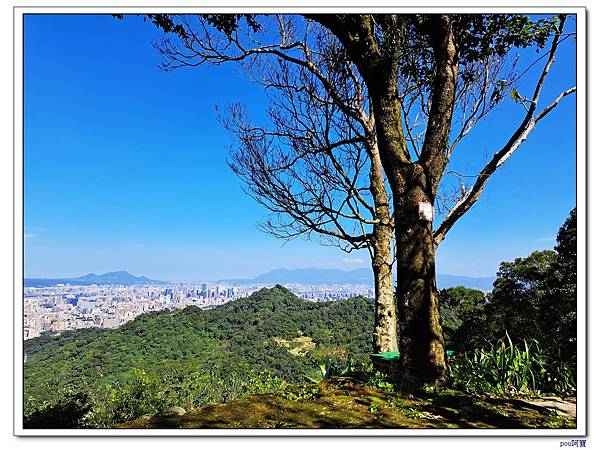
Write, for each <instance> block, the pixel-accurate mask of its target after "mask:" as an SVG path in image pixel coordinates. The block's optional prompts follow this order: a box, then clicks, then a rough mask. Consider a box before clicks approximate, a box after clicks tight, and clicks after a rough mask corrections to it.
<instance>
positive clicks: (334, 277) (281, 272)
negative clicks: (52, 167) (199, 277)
mask: <svg viewBox="0 0 600 450" xmlns="http://www.w3.org/2000/svg"><path fill="white" fill-rule="evenodd" d="M494 280H495V278H494V277H465V276H461V275H447V274H438V275H437V286H438V288H439V289H445V288H449V287H452V286H465V287H469V288H473V289H480V290H482V291H491V290H492V287H493V284H494ZM216 283H223V284H232V285H238V286H240V285H248V284H264V285H275V284H284V285H285V284H317V285H319V284H367V285H371V284H373V273H372V272H371V269H369V268H360V269H354V270H340V269H314V268H307V269H275V270H271V271H269V272H266V273H263V274H261V275H258V276H256V277H254V278H236V279H224V280H218V281H216ZM57 284H71V285H76V286H89V285H91V284H100V285H102V284H107V285H108V284H122V285H128V286H129V285H141V284H168V282H166V281H158V280H151V279H150V278H147V277H144V276H139V277H138V276H135V275H132V274H130V273H129V272H125V271H117V272H108V273H105V274H103V275H96V274H95V273H88V274H87V275H84V276H82V277H77V278H25V287H49V286H56V285H57Z"/></svg>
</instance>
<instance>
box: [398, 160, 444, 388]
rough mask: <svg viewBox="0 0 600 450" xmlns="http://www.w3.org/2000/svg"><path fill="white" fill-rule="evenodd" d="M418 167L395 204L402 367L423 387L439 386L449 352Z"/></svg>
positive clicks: (429, 196) (428, 199)
mask: <svg viewBox="0 0 600 450" xmlns="http://www.w3.org/2000/svg"><path fill="white" fill-rule="evenodd" d="M417 167H418V166H415V167H414V169H415V172H418V176H416V177H415V176H414V175H415V174H414V173H413V174H411V175H412V176H407V177H406V179H408V180H411V183H410V184H409V186H408V188H407V190H406V192H405V193H404V194H403V195H400V196H398V197H396V196H395V198H398V199H399V201H398V202H396V205H395V211H394V215H395V220H396V229H395V230H396V246H397V251H396V261H397V270H398V286H397V299H398V313H399V315H400V324H401V337H400V339H401V345H400V350H401V352H402V367H403V370H404V373H405V374H406V375H410V376H412V377H416V379H417V380H416V383H417V384H418V385H420V384H422V383H440V382H443V381H444V378H445V376H446V372H447V367H446V352H445V348H444V337H443V334H442V326H441V321H440V313H439V306H438V302H437V295H436V282H435V247H434V243H433V233H432V222H431V221H429V220H423V219H421V218H419V202H427V203H430V204H433V200H434V199H433V194H431V193H430V192H427V191H428V189H427V183H424V181H425V176H424V175H423V173H422V171H421V170H418V168H417Z"/></svg>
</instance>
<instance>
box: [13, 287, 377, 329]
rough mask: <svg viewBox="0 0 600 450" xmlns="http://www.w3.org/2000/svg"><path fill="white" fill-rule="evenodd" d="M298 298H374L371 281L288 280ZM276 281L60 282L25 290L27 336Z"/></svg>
mask: <svg viewBox="0 0 600 450" xmlns="http://www.w3.org/2000/svg"><path fill="white" fill-rule="evenodd" d="M285 286H286V288H288V289H289V290H290V291H292V292H293V293H294V294H296V295H297V296H298V297H300V298H302V299H305V300H309V301H314V302H320V301H338V300H343V299H346V298H350V297H356V296H359V295H362V296H365V297H368V298H374V290H373V287H372V286H368V285H351V284H346V285H341V284H333V285H305V284H289V285H285ZM265 287H272V285H264V284H263V285H258V284H257V285H241V286H226V285H223V284H219V285H217V284H215V285H212V284H209V283H203V284H201V285H192V284H178V285H169V286H164V285H163V286H160V285H134V286H123V285H91V286H74V285H69V284H58V285H56V286H52V287H41V288H34V287H27V288H25V289H24V308H23V312H24V323H23V325H24V336H23V337H24V339H31V338H34V337H37V336H40V335H41V334H42V333H44V332H50V333H59V332H61V331H66V330H76V329H79V328H89V327H98V328H116V327H118V326H120V325H123V324H124V323H127V322H129V321H130V320H133V319H135V318H136V317H137V316H139V315H140V314H143V313H148V312H152V311H160V310H163V309H168V310H171V311H173V310H176V309H181V308H186V307H188V306H191V305H195V306H198V307H199V308H202V309H212V308H214V307H216V306H219V305H223V304H225V303H227V302H230V301H233V300H237V299H238V298H242V297H247V296H249V295H250V294H252V293H253V292H256V291H258V290H259V289H262V288H265Z"/></svg>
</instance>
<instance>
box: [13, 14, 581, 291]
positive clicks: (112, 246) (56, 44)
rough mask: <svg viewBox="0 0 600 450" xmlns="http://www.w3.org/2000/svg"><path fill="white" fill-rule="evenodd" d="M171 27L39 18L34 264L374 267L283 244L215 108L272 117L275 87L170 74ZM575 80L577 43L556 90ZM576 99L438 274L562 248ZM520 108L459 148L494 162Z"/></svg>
mask: <svg viewBox="0 0 600 450" xmlns="http://www.w3.org/2000/svg"><path fill="white" fill-rule="evenodd" d="M570 26H571V27H572V24H571V25H570ZM156 37H158V32H157V31H156V30H155V29H154V27H153V26H151V25H150V24H148V23H143V22H142V21H141V19H139V18H127V19H126V20H124V21H118V20H115V19H114V18H112V17H110V16H102V15H90V16H77V15H71V16H58V15H46V16H41V15H36V16H32V15H29V16H26V18H25V38H24V43H25V47H24V50H25V55H24V56H25V79H24V81H25V98H24V101H25V103H24V105H25V135H24V137H25V141H24V142H25V152H24V157H25V205H24V206H25V275H26V276H27V277H62V276H79V275H83V274H85V273H88V272H96V273H104V272H107V271H112V270H128V271H130V272H132V273H135V274H138V275H146V276H149V277H152V278H156V279H164V280H171V281H200V280H210V279H217V278H228V277H244V276H253V275H257V274H259V273H262V272H265V271H267V270H270V269H274V268H279V267H286V268H298V267H329V268H340V269H354V268H357V267H364V266H367V265H368V256H367V255H366V254H364V253H362V254H361V253H357V254H352V255H348V254H346V253H343V252H341V251H339V250H336V249H334V248H329V247H322V246H320V245H319V244H318V243H316V242H311V241H305V240H302V239H299V240H296V241H293V242H290V243H287V244H285V245H283V242H282V241H279V240H277V239H275V238H273V237H271V236H268V235H265V234H263V233H261V232H260V231H258V230H257V229H256V222H257V221H258V220H260V219H261V218H263V217H264V216H265V211H264V209H262V208H261V207H260V206H259V205H257V204H256V203H255V202H254V201H253V200H252V199H251V198H249V197H248V196H246V195H245V194H244V193H243V192H242V189H241V184H240V182H239V181H238V179H237V178H236V177H235V176H234V175H233V174H232V173H231V172H230V169H229V168H228V167H227V165H226V163H225V160H226V156H227V149H226V145H227V143H229V142H230V138H229V136H228V135H227V133H226V132H225V131H224V130H223V129H222V128H221V127H220V125H219V124H218V122H217V118H216V113H215V106H224V105H226V104H227V103H229V102H231V101H240V102H241V103H244V104H246V105H247V106H248V108H249V112H250V113H251V114H252V115H253V116H257V117H260V116H261V115H262V114H263V111H264V108H265V106H266V103H265V98H264V93H263V91H262V89H261V88H259V87H258V86H256V85H253V84H252V83H250V82H249V80H248V79H247V77H246V76H245V75H244V73H243V72H241V71H239V70H237V69H236V67H235V66H233V65H224V66H221V67H219V68H215V67H202V68H199V69H195V70H177V71H174V72H168V73H167V72H163V71H160V70H159V69H158V68H157V67H156V64H157V62H158V61H159V57H158V55H157V54H156V52H155V51H154V49H153V48H152V46H151V43H152V41H153V39H155V38H156ZM531 56H535V54H534V53H533V52H529V53H527V52H524V59H526V58H525V57H531ZM538 70H539V68H538ZM536 73H537V71H535V72H532V73H531V75H532V76H533V75H535V74H536ZM530 79H531V78H530V77H525V79H524V80H523V84H522V86H521V89H523V92H527V88H528V87H530V84H529V82H530ZM574 84H575V57H574V44H573V43H572V41H571V40H569V41H568V42H565V44H564V45H563V46H562V47H561V49H560V50H559V54H558V57H557V61H556V63H555V66H554V67H553V69H552V72H551V74H550V77H549V79H548V81H547V83H546V86H545V90H544V95H543V96H542V102H543V103H546V102H548V101H549V100H551V99H553V98H554V97H555V96H556V95H557V94H558V93H559V92H560V91H561V90H564V89H566V88H568V87H570V86H573V85H574ZM575 100H576V98H575V96H574V95H573V96H570V97H569V98H567V99H565V100H564V101H563V102H562V103H561V105H559V107H558V108H557V109H556V110H555V111H553V112H552V113H551V114H550V115H549V116H548V117H547V118H545V119H544V120H543V121H542V123H540V124H539V126H538V127H537V128H536V130H535V131H534V132H533V133H532V134H531V135H530V137H529V139H528V140H527V141H526V143H525V144H524V145H523V146H522V147H521V148H520V149H519V150H518V151H517V153H516V154H515V155H513V157H512V158H511V159H510V160H509V162H508V163H507V164H506V165H505V166H504V167H503V168H502V169H501V170H500V171H498V172H497V173H496V174H495V175H494V177H493V179H492V180H491V181H490V183H489V184H488V187H487V189H486V191H485V192H484V194H483V195H482V198H481V199H480V201H479V203H478V204H477V205H476V206H475V207H474V208H473V210H472V211H471V212H469V213H468V214H467V215H466V216H464V217H463V218H462V219H461V221H460V222H459V223H458V224H456V225H455V227H454V228H453V229H452V230H451V231H450V233H449V234H448V236H447V238H446V240H445V241H444V243H443V244H442V245H441V247H440V249H439V251H438V260H437V269H438V272H440V273H447V274H458V275H470V276H489V275H493V274H495V272H496V270H497V268H498V264H499V263H500V262H501V261H506V260H512V259H514V258H515V257H519V256H526V255H527V254H529V253H530V252H531V251H533V250H535V249H543V248H552V246H553V245H554V237H555V235H556V232H557V230H558V228H559V227H560V225H561V224H562V222H563V221H564V220H565V218H566V217H567V215H568V212H569V211H570V209H571V208H573V207H574V206H575V179H576V173H575V168H576V166H575V153H576V152H575ZM520 117H522V113H521V112H520V111H519V110H518V109H517V107H516V105H514V104H509V103H505V104H504V106H503V107H502V108H501V109H500V110H499V111H497V112H496V113H494V114H493V115H492V116H490V117H489V118H488V119H487V120H486V121H485V122H484V123H482V124H481V125H480V127H479V129H478V130H477V132H476V133H473V135H471V136H470V137H469V138H468V139H466V140H465V141H464V144H463V145H462V147H459V148H458V149H457V150H456V153H455V156H456V157H457V158H460V164H462V166H463V167H467V168H469V167H472V168H473V170H474V169H475V168H477V167H479V165H480V164H481V161H482V158H483V157H484V155H485V153H486V152H487V154H488V155H490V156H491V155H492V154H493V153H494V152H495V151H496V150H497V148H498V147H499V146H500V145H501V144H502V143H503V142H504V141H505V140H506V139H507V138H508V136H509V135H510V134H511V133H512V129H513V128H514V124H515V123H516V121H517V120H519V118H520Z"/></svg>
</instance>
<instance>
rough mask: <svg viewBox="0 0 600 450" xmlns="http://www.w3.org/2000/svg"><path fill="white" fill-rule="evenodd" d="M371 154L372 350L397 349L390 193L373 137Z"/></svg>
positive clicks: (369, 147)
mask: <svg viewBox="0 0 600 450" xmlns="http://www.w3.org/2000/svg"><path fill="white" fill-rule="evenodd" d="M368 149H369V152H370V155H371V170H370V174H369V176H370V191H371V195H372V196H373V200H374V202H375V212H376V215H377V219H378V223H377V224H375V225H374V226H373V238H372V242H371V248H372V257H371V267H372V268H373V276H374V284H375V328H374V330H373V350H374V352H375V353H381V352H397V351H398V320H397V314H396V296H395V293H394V279H393V272H392V254H391V244H392V237H393V227H392V224H391V218H390V205H389V197H388V193H387V191H386V188H385V177H384V175H383V167H382V166H381V158H380V155H379V147H378V146H377V144H376V142H375V141H374V140H373V141H371V142H370V145H369V146H368Z"/></svg>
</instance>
